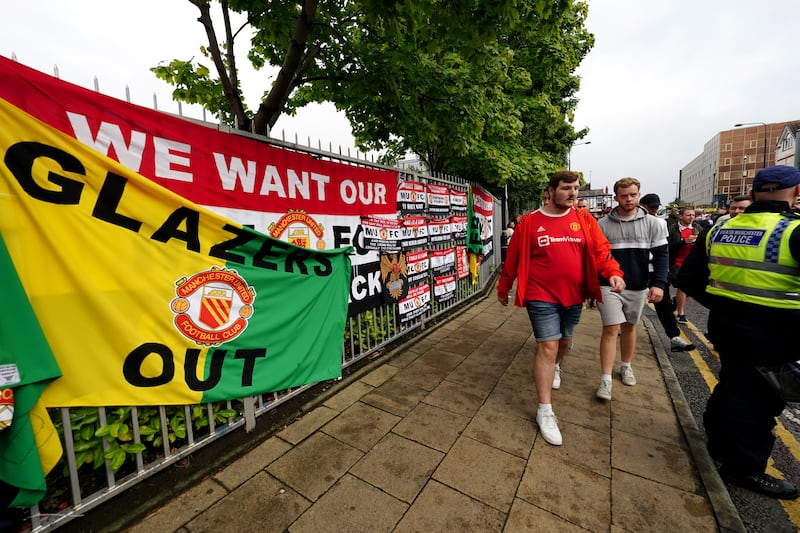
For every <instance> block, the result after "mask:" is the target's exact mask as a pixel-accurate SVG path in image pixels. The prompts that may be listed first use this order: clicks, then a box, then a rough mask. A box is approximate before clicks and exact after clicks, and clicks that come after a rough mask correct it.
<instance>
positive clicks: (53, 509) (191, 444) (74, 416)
mask: <svg viewBox="0 0 800 533" xmlns="http://www.w3.org/2000/svg"><path fill="white" fill-rule="evenodd" d="M190 120H192V119H190ZM231 133H232V134H234V133H235V134H241V133H240V132H236V131H232V132H231ZM244 135H247V134H244ZM252 137H254V138H258V139H260V140H261V141H265V140H266V141H267V142H269V143H270V144H274V145H277V146H281V147H284V148H287V149H291V150H297V151H302V152H306V153H311V154H312V155H314V156H316V157H323V158H326V159H330V160H333V161H337V162H341V163H343V164H352V165H364V166H372V167H376V168H384V169H386V168H388V167H385V166H381V165H377V164H375V163H374V162H370V161H367V160H366V159H360V158H358V157H356V158H352V157H350V155H349V153H348V154H347V155H343V154H341V153H339V154H335V153H333V152H330V151H323V150H322V149H321V148H319V147H318V148H313V147H311V146H301V145H299V144H297V143H296V142H295V143H291V142H286V141H285V140H279V139H273V138H267V139H265V138H263V137H256V136H252ZM309 144H310V143H309ZM340 152H341V150H340ZM406 172H407V171H406ZM415 179H419V180H420V181H423V182H429V183H437V184H446V185H448V186H451V187H456V188H462V189H464V190H466V188H467V187H468V186H469V184H468V183H467V182H465V181H463V180H460V179H457V178H451V177H441V176H431V175H424V174H417V175H416V176H415ZM502 207H503V206H502V205H501V203H500V201H499V200H498V199H496V198H495V199H493V212H494V216H493V242H492V245H493V246H492V249H493V253H491V254H490V255H488V256H487V257H486V258H485V261H484V262H483V263H482V264H481V266H480V270H479V275H478V278H477V283H475V284H473V283H472V280H471V279H470V277H466V278H463V279H458V280H457V282H456V290H455V296H454V297H453V298H451V299H450V300H448V301H447V302H444V303H441V304H436V303H435V302H433V299H432V305H431V308H430V309H429V310H428V311H427V312H426V313H424V314H423V315H421V316H419V317H417V318H415V319H412V320H411V321H408V322H402V323H401V321H400V320H399V317H398V310H397V306H396V305H384V306H381V307H378V308H374V309H371V310H369V311H366V312H362V313H360V314H358V315H355V316H351V317H350V318H348V321H347V325H346V331H345V334H344V340H343V346H342V368H343V369H344V368H346V367H348V366H350V365H353V364H355V363H357V362H359V361H363V360H364V358H378V357H379V356H380V355H381V353H380V351H381V350H385V349H386V347H387V346H388V345H390V344H392V343H394V342H396V341H398V340H401V339H402V338H403V337H406V336H409V335H411V334H415V333H418V332H419V331H420V330H423V329H425V327H426V326H428V325H429V324H430V323H431V322H432V321H436V320H440V319H441V318H442V317H444V316H445V315H446V314H447V313H449V312H451V311H453V310H455V309H457V308H458V307H460V306H463V305H465V304H466V303H467V302H468V301H469V300H470V299H472V298H474V297H476V296H478V295H479V294H480V292H481V291H482V290H483V289H484V288H485V286H486V284H487V283H488V282H489V281H490V280H491V279H493V274H494V272H495V270H496V269H497V268H498V267H499V264H500V234H501V230H502V226H503V221H502V220H501V218H502V217H501V213H502V212H503V210H502ZM454 246H455V241H453V242H451V243H442V244H438V245H436V246H433V247H431V248H430V249H436V248H437V247H441V248H447V247H454ZM317 385H319V384H309V385H305V386H303V387H298V388H294V389H290V390H283V391H276V392H273V393H269V394H263V395H260V396H257V397H248V398H243V399H239V400H234V401H228V402H216V403H213V404H202V405H187V406H157V407H152V406H147V407H135V406H108V407H101V408H94V407H93V408H69V409H67V408H62V409H57V410H51V416H52V417H53V419H54V422H55V424H56V427H57V429H58V430H59V433H60V435H61V436H62V445H63V448H64V456H63V458H62V460H61V462H60V463H59V465H57V466H56V467H55V468H54V469H53V471H52V472H51V473H50V475H49V476H48V480H47V481H48V493H47V495H46V496H45V497H44V498H43V499H42V501H41V502H40V503H39V504H38V505H37V506H34V507H32V508H31V509H30V510H29V511H30V512H29V515H27V516H26V517H25V520H27V522H28V525H29V527H30V529H31V530H32V531H34V532H40V531H50V530H53V529H56V528H58V527H60V526H63V525H64V524H66V523H67V522H69V521H71V520H74V519H77V518H79V517H80V516H81V515H82V514H83V513H85V512H87V511H89V510H90V509H92V508H94V507H96V506H98V505H100V504H101V503H103V502H105V501H107V500H109V499H111V498H113V497H115V496H116V495H118V494H120V493H122V492H124V491H125V490H126V489H128V488H130V487H132V486H134V485H136V484H137V483H139V482H141V481H143V480H144V479H146V478H147V477H149V476H151V475H153V474H155V473H156V472H159V471H161V470H163V469H165V468H168V467H170V466H171V465H174V464H175V463H176V462H178V461H180V460H181V459H183V458H185V457H186V456H188V455H189V454H191V453H193V452H195V451H196V450H198V449H199V448H201V447H203V446H206V445H208V444H210V443H212V442H214V441H216V440H217V439H220V438H222V437H224V436H225V435H226V434H230V433H231V432H233V431H234V430H238V431H244V430H245V427H247V428H248V429H249V428H252V427H254V425H255V424H256V418H257V417H259V416H260V415H263V414H265V413H267V412H269V411H271V410H273V409H276V408H278V407H279V406H280V405H282V404H284V403H286V402H287V401H288V400H290V399H292V398H294V397H296V396H298V395H299V394H301V393H303V392H305V391H308V390H309V389H310V388H311V387H314V386H317Z"/></svg>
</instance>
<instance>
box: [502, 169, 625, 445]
mask: <svg viewBox="0 0 800 533" xmlns="http://www.w3.org/2000/svg"><path fill="white" fill-rule="evenodd" d="M578 188H579V184H578V175H577V174H575V173H574V172H570V171H567V170H564V171H560V172H556V173H555V174H553V175H552V176H551V177H550V181H549V182H548V184H547V189H546V190H545V195H547V196H548V197H549V199H550V201H549V202H547V204H546V205H544V206H543V207H542V208H540V209H538V210H536V211H534V212H532V213H530V214H528V215H526V216H525V217H523V218H522V219H521V220H520V222H519V224H517V228H516V230H515V231H514V238H513V239H511V242H510V243H509V247H508V252H507V254H506V261H505V262H504V263H503V270H502V272H501V274H500V280H499V281H498V283H497V298H498V300H499V301H500V303H501V304H502V305H508V293H509V291H510V290H511V287H512V285H513V283H514V279H516V280H517V291H516V295H515V297H514V304H515V305H518V306H520V307H525V308H526V309H527V310H528V316H529V317H530V319H531V324H532V326H533V335H534V337H535V338H536V356H535V359H534V363H533V378H534V382H535V383H536V394H537V396H538V400H539V407H538V410H537V413H536V423H537V424H538V425H539V432H540V433H541V434H542V437H543V438H544V440H545V441H547V442H548V443H550V444H552V445H554V446H560V445H561V443H562V438H561V432H560V431H559V429H558V420H557V419H556V416H555V414H554V412H553V407H552V403H551V398H552V389H553V388H556V389H557V388H558V387H560V384H561V376H560V370H559V369H558V368H557V364H558V362H559V361H560V360H561V357H562V356H563V355H564V354H565V353H566V352H567V350H568V349H569V346H570V343H571V342H572V333H573V331H574V330H575V326H576V325H577V324H578V321H579V320H580V317H581V308H582V307H583V306H582V304H583V301H584V299H594V300H599V301H602V294H601V292H600V283H599V281H598V277H597V276H598V273H599V274H600V275H601V276H602V277H603V278H605V279H607V280H608V281H609V284H610V286H611V290H612V291H615V292H620V291H622V290H624V289H625V282H624V281H623V279H622V271H621V270H620V268H619V264H618V263H617V262H616V261H615V260H614V258H613V257H612V256H611V245H610V244H609V243H608V240H607V239H606V238H605V236H604V235H603V232H602V231H600V229H599V227H598V226H597V221H596V220H595V219H594V217H593V216H592V215H591V214H590V213H589V212H588V211H583V210H580V209H574V208H573V206H574V204H575V201H576V200H577V198H578Z"/></svg>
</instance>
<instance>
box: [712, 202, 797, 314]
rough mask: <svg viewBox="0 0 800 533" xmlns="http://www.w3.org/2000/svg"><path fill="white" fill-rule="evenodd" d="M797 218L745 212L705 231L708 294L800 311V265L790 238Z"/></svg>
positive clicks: (776, 214) (777, 214) (778, 214)
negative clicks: (790, 250) (793, 255)
mask: <svg viewBox="0 0 800 533" xmlns="http://www.w3.org/2000/svg"><path fill="white" fill-rule="evenodd" d="M798 226H800V219H798V218H794V217H791V216H786V215H781V214H780V213H746V214H741V215H739V216H737V217H735V218H732V219H730V220H728V221H727V222H725V223H724V224H720V225H718V226H714V227H713V228H712V229H711V231H710V232H709V233H708V237H707V240H706V249H707V250H708V267H709V270H710V271H711V281H710V283H709V287H708V289H707V292H708V293H710V294H716V295H718V296H724V297H726V298H731V299H733V300H739V301H741V302H748V303H753V304H757V305H763V306H766V307H777V308H780V309H800V263H798V262H797V261H796V260H795V259H794V258H793V257H792V255H791V254H790V253H789V237H790V236H791V234H792V232H793V231H794V230H795V229H796V228H797V227H798Z"/></svg>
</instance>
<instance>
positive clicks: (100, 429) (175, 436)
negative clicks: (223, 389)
mask: <svg viewBox="0 0 800 533" xmlns="http://www.w3.org/2000/svg"><path fill="white" fill-rule="evenodd" d="M131 412H132V408H131V407H117V408H113V409H107V410H106V424H105V425H101V424H100V416H99V414H98V411H97V408H95V407H79V408H73V409H70V410H69V415H70V425H71V426H72V441H73V445H74V448H75V463H76V466H77V468H79V469H80V468H82V467H84V466H86V467H87V468H88V467H90V468H92V469H97V468H100V467H101V466H103V463H104V462H105V461H106V460H107V461H109V464H110V466H111V469H112V470H113V471H114V472H116V471H117V470H119V469H120V467H122V465H123V464H125V462H126V461H127V460H128V459H132V458H133V457H135V455H136V454H137V453H148V452H149V453H159V452H160V451H161V450H162V445H163V432H162V431H161V417H160V416H159V413H158V408H157V407H140V408H139V409H138V419H139V433H140V436H141V441H142V442H141V443H136V442H133V441H134V433H133V428H132V426H131V424H133V419H132V416H131ZM212 412H213V418H214V423H215V424H219V425H221V424H227V423H228V422H229V421H230V420H231V419H233V418H235V417H236V416H237V415H238V412H237V411H236V410H235V409H228V408H227V403H226V402H216V403H214V404H212ZM165 413H166V419H167V426H168V428H167V438H168V439H169V442H170V444H172V443H175V442H176V441H179V440H184V439H185V438H186V435H187V425H186V424H187V421H186V412H185V409H184V408H183V407H182V406H168V407H166V408H165ZM190 414H191V415H190V416H191V419H190V421H189V422H190V423H191V424H192V427H194V428H195V429H200V428H203V427H206V426H208V424H209V421H208V410H207V406H206V405H194V406H192V407H191V408H190ZM54 423H55V426H56V429H57V430H58V432H59V434H60V435H62V438H63V433H64V428H63V425H62V424H61V421H60V420H54ZM104 441H105V443H106V449H105V450H104V449H103V442H104ZM63 475H64V476H65V477H66V476H67V475H68V470H67V468H66V466H65V467H64V470H63Z"/></svg>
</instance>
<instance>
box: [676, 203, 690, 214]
mask: <svg viewBox="0 0 800 533" xmlns="http://www.w3.org/2000/svg"><path fill="white" fill-rule="evenodd" d="M686 211H691V212H692V213H694V207H689V206H688V205H684V206H683V207H681V208H679V209H678V214H679V215H682V214H683V213H685V212H686Z"/></svg>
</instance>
